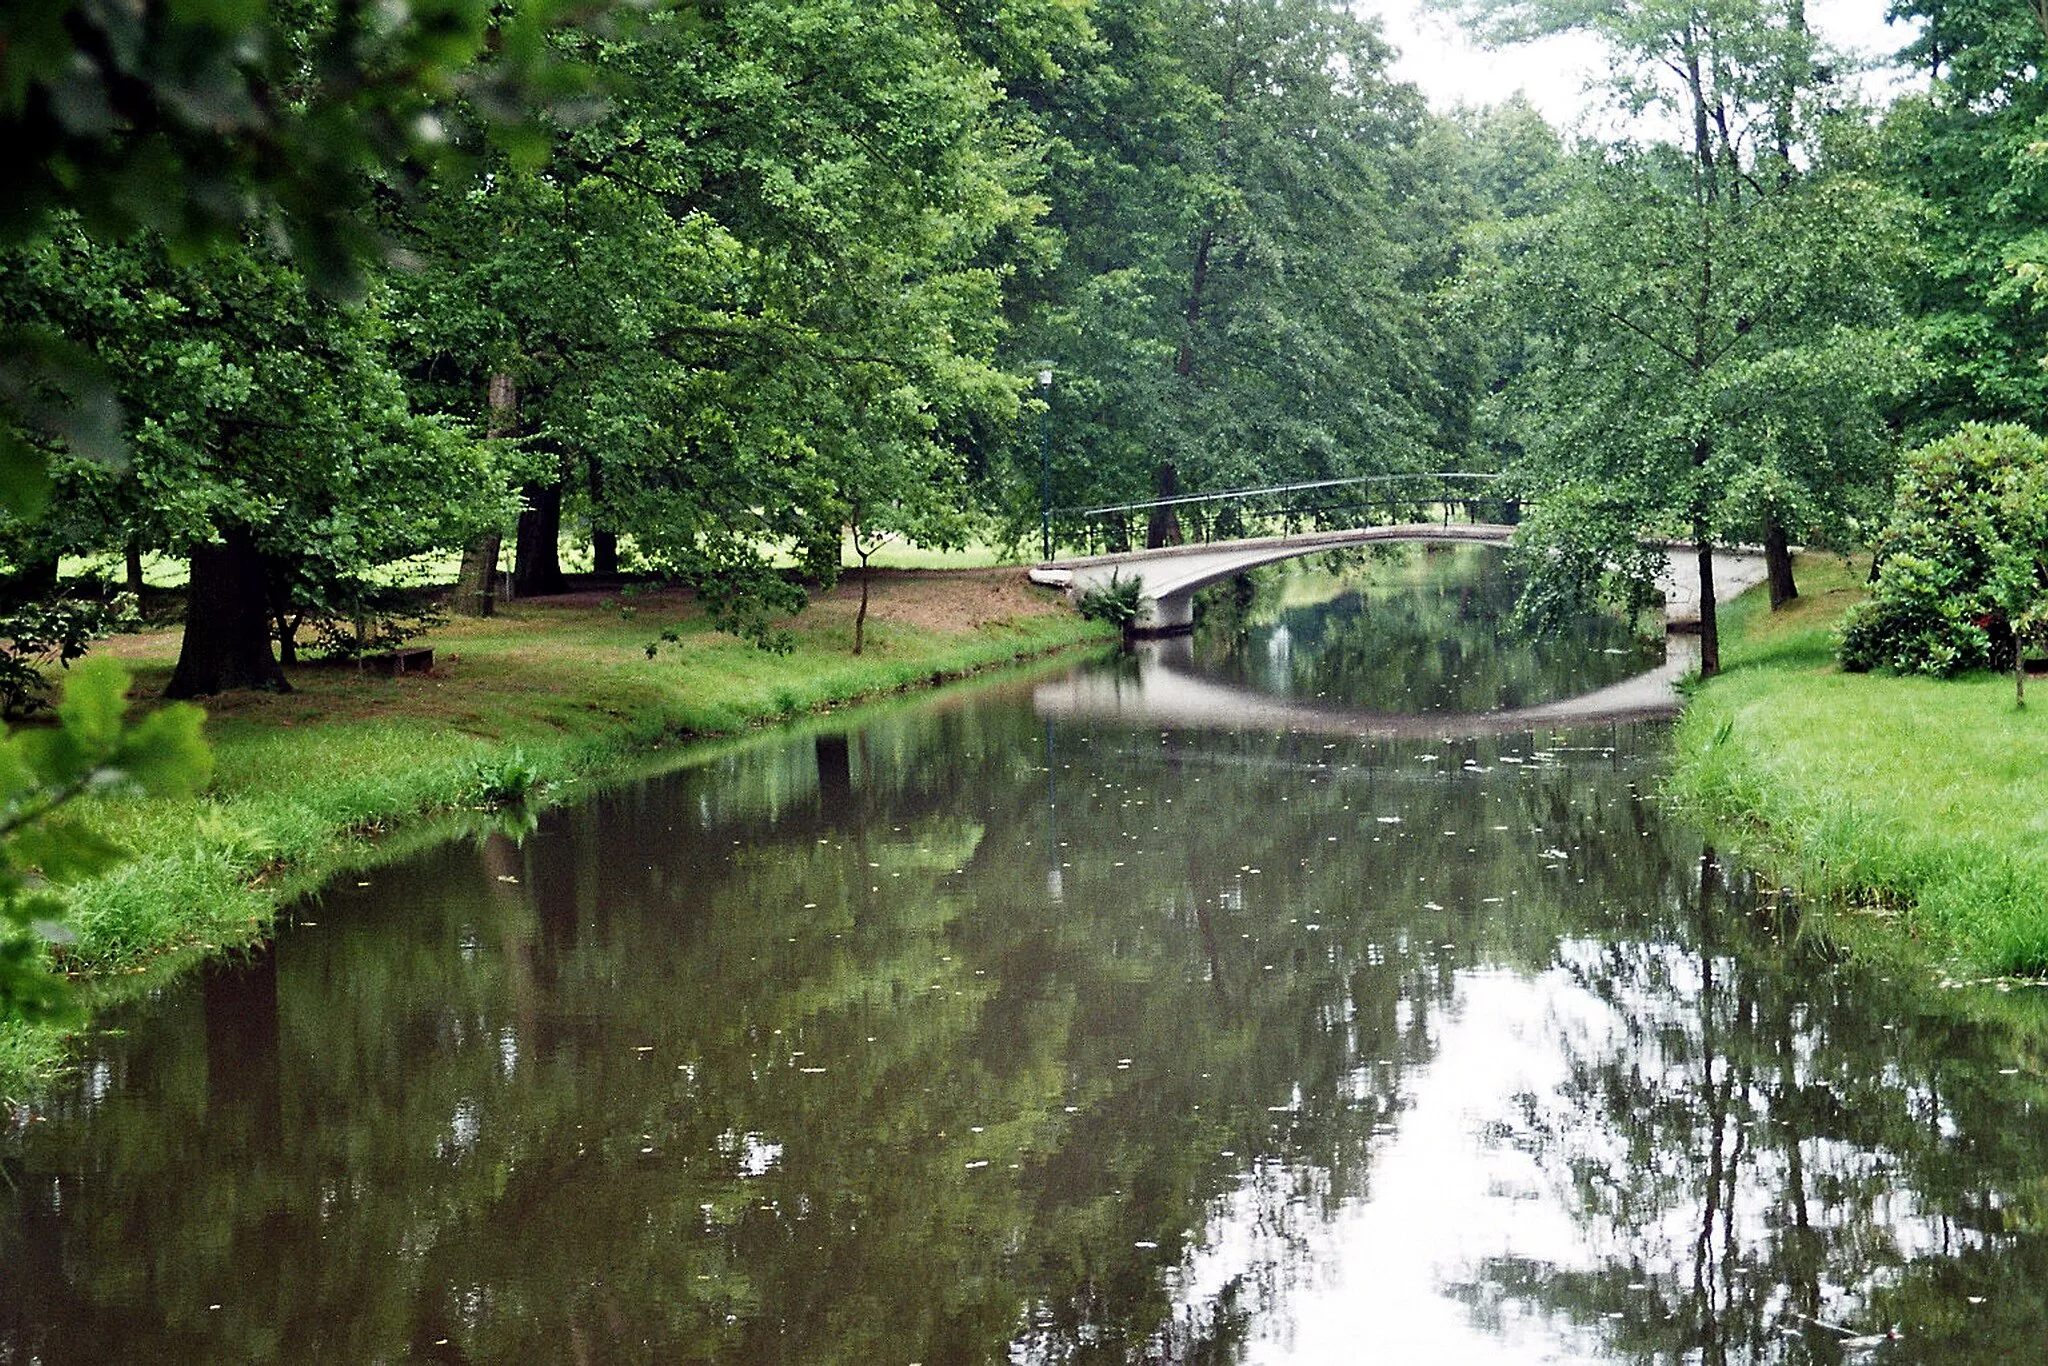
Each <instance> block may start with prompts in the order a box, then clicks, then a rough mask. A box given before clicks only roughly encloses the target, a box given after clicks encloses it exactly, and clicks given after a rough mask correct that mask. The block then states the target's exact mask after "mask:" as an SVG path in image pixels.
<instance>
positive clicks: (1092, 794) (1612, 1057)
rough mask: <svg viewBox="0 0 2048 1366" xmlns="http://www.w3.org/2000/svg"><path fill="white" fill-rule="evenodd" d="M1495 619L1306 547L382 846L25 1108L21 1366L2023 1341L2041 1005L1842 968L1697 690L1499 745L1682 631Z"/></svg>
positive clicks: (2034, 1248)
mask: <svg viewBox="0 0 2048 1366" xmlns="http://www.w3.org/2000/svg"><path fill="white" fill-rule="evenodd" d="M1510 599H1511V585H1509V584H1508V583H1507V581H1506V579H1505V576H1504V574H1503V573H1502V571H1501V569H1500V567H1499V565H1498V563H1497V561H1496V560H1495V559H1494V558H1492V552H1487V551H1461V552H1455V553H1449V554H1424V553H1422V552H1420V551H1416V552H1412V553H1408V554H1402V555H1390V554H1385V553H1382V554H1379V555H1376V556H1367V557H1359V558H1355V559H1352V560H1350V561H1348V562H1346V563H1345V565H1344V566H1343V567H1341V568H1340V569H1337V570H1312V571H1299V572H1294V573H1288V574H1272V575H1269V576H1268V577H1266V578H1265V579H1263V580H1261V582H1260V585H1259V587H1258V588H1257V589H1256V590H1255V591H1247V592H1238V591H1236V590H1233V589H1227V588H1226V589H1224V590H1221V592H1220V594H1219V596H1218V598H1217V600H1216V601H1215V602H1214V603H1213V604H1212V606H1211V608H1210V610H1209V611H1208V613H1207V614H1206V616H1205V620H1204V627H1203V630H1202V632H1201V633H1200V634H1199V635H1198V636H1197V637H1196V638H1195V639H1194V640H1193V641H1192V642H1189V643H1187V644H1185V645H1183V646H1180V647H1174V648H1173V649H1172V650H1171V651H1170V652H1167V653H1162V654H1158V655H1155V656H1150V657H1144V656H1136V657H1120V658H1105V659H1101V660H1091V661H1087V662H1085V663H1082V664H1079V665H1074V664H1066V665H1061V666H1058V668H1057V669H1056V670H1054V671H1052V672H1046V671H1044V670H1040V671H1038V672H1036V673H1033V674H1030V675H1025V676H1018V677H1014V678H1009V679H1004V680H999V681H997V682H995V683H992V684H983V685H976V686H967V687H961V688H956V689H951V690H947V691H943V692H939V693H936V694H932V695H929V696H926V697H922V698H918V699H914V700H911V701H906V702H902V703H896V704H891V705H888V706H885V707H881V708H876V709H869V710H863V711H856V712H848V713H845V714H844V715H842V716H838V717H826V718H821V719H820V720H818V721H816V722H813V723H811V724H809V725H807V726H804V727H801V728H796V729H790V730H784V731H778V732H774V733H770V734H765V735H762V736H759V737H756V738H754V739H751V740H749V741H746V742H742V743H731V744H724V745H718V746H710V747H706V748H704V749H702V750H699V751H696V752H693V754H692V755H690V756H688V757H687V758H686V759H685V760H684V761H683V762H682V763H681V764H680V766H679V767H676V768H675V769H673V770H672V771H669V772H667V773H664V774H662V775H660V776H657V777H654V778H652V779H649V780H647V781H645V782H641V783H638V784H634V785H632V786H629V787H624V788H620V789H618V790H614V791H610V792H607V793H604V794H601V795H598V796H596V797H594V798H592V799H590V800H587V801H584V802H582V803H579V804H575V805H569V806H563V807H558V808H555V809H552V810H549V811H547V812H545V813H543V814H542V815H541V816H540V817H539V820H538V823H537V824H536V825H534V826H533V828H531V829H524V830H522V829H520V828H518V827H517V826H516V825H515V826H514V827H513V828H511V829H510V830H489V831H479V832H473V833H470V834H468V835H466V836H464V837H462V838H459V839H454V840H451V841H450V842H447V843H444V844H442V845H440V846H438V847H435V848H432V849H430V850H428V851H426V852H424V853H420V854H418V855H416V856H412V857H408V858H405V859H403V860H401V861H397V862H394V863H391V864H390V865H388V866H383V867H379V868H376V869H374V870H372V871H368V872H364V873H361V874H358V875H355V876H352V877H349V878H345V879H343V880H342V881H341V882H339V883H338V884H336V885H335V886H333V887H330V888H329V889H327V890H326V891H325V892H324V894H322V895H321V896H319V897H317V898H314V899H312V900H309V901H307V902H306V903H304V904H302V905H300V906H298V907H296V908H294V909H293V910H292V911H291V913H290V914H289V915H288V916H286V917H285V919H284V921H283V922H282V923H281V924H280V926H279V929H278V933H277V935H276V937H275V939H274V941H273V942H272V943H271V944H270V945H269V946H268V947H266V948H265V949H263V950H262V951H260V952H257V953H254V954H252V955H250V956H249V957H247V958H246V959H245V960H243V961H238V962H234V963H226V964H217V965H215V966H213V967H210V968H208V969H207V970H205V971H203V972H201V973H199V974H196V975H194V976H193V977H192V978H191V979H190V980H188V981H186V982H183V983H181V984H179V985H176V986H174V987H171V988H167V989H165V990H164V991H162V992H161V993H159V994H158V995H157V996H156V997H155V998H153V999H150V1000H148V1001H145V1002H142V1003H140V1004H138V1005H136V1006H134V1007H132V1008H128V1009H124V1010H122V1011H121V1012H119V1013H118V1014H117V1015H116V1016H115V1017H114V1018H112V1019H110V1020H108V1021H107V1022H106V1023H107V1024H108V1025H109V1028H108V1029H107V1030H106V1031H104V1032H103V1033H102V1034H100V1035H99V1036H98V1037H96V1038H95V1039H94V1040H93V1041H92V1042H91V1043H90V1045H89V1046H88V1048H87V1049H86V1051H85V1053H84V1056H83V1060H82V1065H81V1068H80V1071H79V1074H78V1077H77V1079H76V1081H75V1083H74V1084H71V1085H68V1086H66V1087H64V1088H62V1089H60V1090H59V1091H58V1092H57V1093H55V1094H53V1095H51V1096H49V1097H47V1098H46V1099H45V1100H44V1101H42V1102H41V1103H40V1104H39V1105H38V1106H37V1107H36V1108H35V1109H33V1110H23V1111H18V1112H16V1114H15V1116H14V1120H13V1123H12V1124H11V1126H10V1127H9V1129H8V1131H7V1132H5V1133H4V1134H0V1173H4V1182H0V1362H6V1363H14V1362H30V1361H34V1362H43V1363H60V1362H118V1361H135V1362H145V1361H146V1362H161V1363H185V1362H194V1363H197V1362H291V1363H300V1362H336V1363H368V1362H390V1361H399V1360H405V1359H416V1360H424V1361H444V1362H505V1363H515V1362H520V1363H523V1362H637V1361H662V1362H678V1361H680V1362H732V1363H742V1362H744V1363H754V1362H771V1363H827V1362H845V1363H870V1362H873V1363H898V1366H908V1364H909V1363H923V1366H942V1364H943V1366H950V1364H951V1363H979V1362H1006V1361H1007V1362H1018V1363H1055V1362H1088V1363H1095V1362H1133V1361H1158V1362H1208V1363H1224V1362H1230V1363H1277V1362H1312V1363H1320V1362H1364V1361H1370V1362H1399V1363H1406V1362H1422V1363H1437V1362H1446V1363H1465V1362H1473V1363H1481V1362H1503V1363H1525V1362H1538V1361H1542V1362H1581V1361H1584V1362H1595V1361H1598V1362H1609V1361H1621V1362H1643V1363H1651V1362H1657V1363H1662V1362H1681V1361H1683V1362H1709V1363H1722V1362H1734V1361H1742V1362H1788V1363H1790V1362H1844V1361H1914V1362H1959V1363H1960V1362H1980V1361H1987V1360H2000V1359H2013V1360H2028V1361H2035V1360H2039V1359H2041V1356H2042V1354H2043V1347H2044V1341H2048V1236H2044V1229H2048V1114H2044V1111H2043V1108H2042V1101H2043V1100H2044V1098H2048V1088H2044V1085H2043V1077H2044V1071H2048V1063H2044V1057H2043V1055H2042V1053H2041V1051H2040V1049H2041V1043H2040V1041H2041V1040H2043V1039H2044V1038H2048V1028H2044V1027H2043V1019H2042V1014H2043V1004H2042V1002H2041V1001H2040V1000H2039V999H2038V998H2039V997H2040V996H2041V995H2042V994H2043V993H2037V992H2033V991H2029V990H2024V989H2022V990H2013V991H2007V992H1999V991H1996V990H1993V989H1989V988H1980V989H1976V990H1972V991H1956V990H1944V989H1942V987H1941V984H1940V983H1939V982H1938V980H1937V978H1936V975H1935V974H1933V973H1932V972H1931V970H1928V969H1926V968H1887V967H1886V966H1884V965H1882V964H1880V963H1876V962H1862V961H1843V956H1842V955H1841V954H1840V953H1839V952H1837V951H1835V950H1834V949H1832V948H1831V946H1830V942H1829V938H1828V936H1827V935H1826V934H1825V933H1824V932H1822V929H1821V927H1820V926H1819V924H1818V920H1819V918H1818V917H1815V918H1814V919H1813V921H1809V920H1808V919H1807V918H1805V917H1803V916H1802V914H1801V910H1800V907H1799V906H1798V905H1797V904H1796V902H1794V901H1793V900H1792V899H1791V898H1789V897H1786V896H1781V895H1779V894H1778V893H1777V892H1776V891H1775V890H1774V889H1772V888H1770V887H1769V886H1767V885H1759V884H1758V882H1757V880H1756V879H1755V878H1754V877H1752V876H1750V875H1749V874H1748V873H1746V872H1745V871H1743V870H1741V869H1740V868H1737V867H1732V866H1729V865H1727V864H1726V862H1725V861H1724V860H1723V859H1721V858H1720V857H1718V856H1717V855H1716V854H1715V852H1714V851H1713V850H1712V849H1709V848H1706V847H1705V846H1704V845H1703V842H1702V839H1701V836H1700V835H1699V833H1698V832H1696V831H1693V830H1689V829H1687V828H1685V827H1684V826H1683V825H1682V824H1680V823H1678V822H1676V821H1674V820H1673V819H1671V818H1670V817H1669V816H1668V815H1667V813H1666V812H1665V811H1664V810H1663V809H1662V808H1661V807H1660V805H1659V803H1658V801H1657V799H1656V796H1655V789H1656V785H1657V779H1658V774H1659V771H1660V767H1661V766H1662V765H1663V763H1664V762H1665V755H1666V748H1667V735H1666V726H1665V723H1663V722H1661V721H1656V720H1644V719H1616V720H1612V721H1609V722H1606V723H1602V724H1597V725H1586V726H1581V727H1576V728H1565V729H1558V728H1556V727H1553V726H1543V725H1531V726H1529V727H1526V728H1523V729H1519V730H1517V729H1513V728H1501V727H1493V728H1484V727H1474V726H1468V725H1467V724H1466V721H1467V719H1468V718H1470V717H1472V716H1474V715H1477V714H1483V713H1485V712H1487V711H1489V710H1496V709H1499V708H1503V707H1509V708H1533V707H1540V706H1543V705H1545V704H1547V703H1551V702H1554V701H1555V700H1556V699H1557V698H1559V697H1562V696H1567V695H1571V694H1573V693H1584V692H1588V691H1593V690H1597V689H1600V688H1605V687H1609V686H1613V685H1616V684H1619V683H1622V682H1624V681H1626V680H1627V679H1628V678H1629V677H1631V676H1633V675H1640V674H1642V673H1644V672H1645V671H1650V670H1654V669H1655V668H1656V667H1657V665H1658V663H1659V660H1660V658H1661V650H1662V645H1661V642H1656V643H1651V644H1648V645H1645V644H1642V643H1640V642H1638V641H1637V640H1636V639H1635V638H1634V636H1633V635H1631V634H1630V633H1629V632H1628V631H1627V630H1626V629H1625V628H1623V627H1622V626H1621V625H1620V624H1619V623H1615V622H1611V621H1604V620H1601V619H1590V620H1588V621H1587V622H1585V623H1582V624H1581V627H1580V628H1579V629H1577V630H1575V631H1572V632H1569V633H1561V634H1559V635H1557V636H1554V637H1552V638H1549V639H1543V640H1528V639H1521V638H1518V637H1517V636H1516V634H1515V633H1514V632H1513V631H1512V630H1511V629H1510V628H1509V627H1508V626H1507V625H1506V624H1505V621H1506V609H1507V604H1508V602H1509V600H1510ZM1190 680H1192V683H1191V682H1190ZM1084 684H1085V686H1083V685H1084ZM1195 684H1199V685H1200V686H1201V687H1202V688H1204V689H1207V690H1208V691H1207V692H1205V694H1204V695H1205V696H1208V697H1210V699H1211V701H1212V702H1214V701H1215V699H1216V697H1217V696H1219V695H1220V696H1221V697H1222V698H1223V699H1224V700H1225V701H1226V702H1227V701H1228V699H1229V698H1231V697H1238V698H1240V699H1242V709H1243V713H1244V715H1245V716H1247V717H1251V718H1254V722H1255V723H1253V724H1244V725H1238V726H1232V725H1230V724H1228V718H1227V716H1225V717H1223V718H1220V719H1219V717H1217V716H1215V715H1209V714H1205V715H1204V716H1202V717H1201V718H1200V720H1199V723H1194V722H1189V723H1182V724H1175V723H1174V722H1173V721H1172V720H1171V718H1170V717H1166V716H1164V715H1163V714H1162V712H1161V710H1160V708H1159V707H1158V706H1157V705H1153V704H1152V703H1147V702H1145V698H1146V697H1147V696H1148V694H1149V695H1150V696H1151V697H1152V698H1153V699H1154V702H1156V700H1157V697H1158V696H1159V695H1160V692H1161V689H1165V691H1166V692H1167V693H1168V694H1171V692H1172V689H1173V687H1179V688H1182V689H1183V690H1185V689H1186V688H1187V687H1190V686H1193V685H1195ZM1169 685H1171V686H1169ZM1084 694H1085V695H1086V696H1087V697H1090V698H1094V699H1097V700H1096V701H1094V702H1091V703H1090V704H1089V705H1087V706H1085V707H1084V706H1079V705H1077V704H1074V703H1073V701H1072V699H1073V698H1075V697H1077V696H1083V695H1084ZM1119 694H1120V695H1122V696H1124V697H1126V698H1127V699H1129V700H1130V701H1131V702H1132V704H1133V705H1132V706H1131V708H1130V709H1129V710H1128V711H1127V712H1122V713H1120V712H1119V711H1118V710H1117V709H1116V707H1115V706H1111V705H1106V704H1102V703H1101V702H1100V698H1101V697H1103V696H1115V695H1119ZM1283 703H1284V704H1285V705H1286V706H1287V707H1290V708H1295V709H1297V711H1296V715H1297V717H1298V718H1306V719H1305V720H1304V722H1303V723H1302V724H1292V725H1282V724H1273V723H1272V721H1271V713H1270V712H1268V711H1265V710H1262V709H1263V708H1267V707H1270V706H1273V705H1276V704H1283ZM1226 711H1227V708H1226ZM1318 713H1320V714H1321V715H1322V716H1323V717H1324V718H1326V719H1327V718H1328V717H1331V716H1335V717H1338V718H1340V719H1339V720H1338V721H1331V722H1329V723H1327V724H1316V723H1315V722H1316V718H1317V714H1318ZM1401 715H1406V716H1408V717H1411V718H1412V717H1416V716H1420V717H1435V718H1437V722H1436V724H1435V727H1434V730H1435V733H1434V734H1432V726H1431V724H1430V723H1428V722H1427V721H1424V722H1416V723H1414V724H1408V723H1404V724H1403V725H1402V726H1397V727H1390V728H1388V729H1385V730H1382V731H1374V730H1373V729H1372V728H1371V727H1370V726H1364V725H1349V723H1350V722H1351V721H1356V719H1357V718H1358V717H1360V716H1378V717H1388V716H1401ZM1346 718H1348V720H1347V719H1346ZM1347 725H1349V729H1348V730H1347ZM1452 731H1455V732H1458V733H1446V732H1452Z"/></svg>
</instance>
